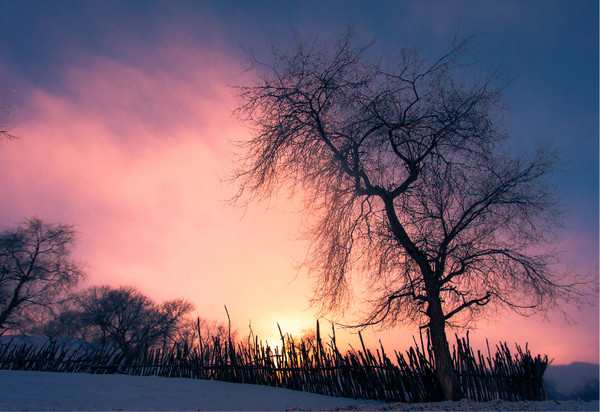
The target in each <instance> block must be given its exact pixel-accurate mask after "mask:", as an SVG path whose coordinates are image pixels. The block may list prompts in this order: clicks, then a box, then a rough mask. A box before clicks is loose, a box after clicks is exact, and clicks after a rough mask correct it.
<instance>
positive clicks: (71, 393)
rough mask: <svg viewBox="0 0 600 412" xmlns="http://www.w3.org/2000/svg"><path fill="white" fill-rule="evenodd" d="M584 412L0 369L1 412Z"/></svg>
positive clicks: (553, 405) (583, 405) (581, 405)
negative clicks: (403, 401)
mask: <svg viewBox="0 0 600 412" xmlns="http://www.w3.org/2000/svg"><path fill="white" fill-rule="evenodd" d="M340 409H341V410H563V411H564V410H573V411H575V410H586V411H591V410H593V411H597V410H598V401H592V402H581V401H559V402H557V401H548V402H514V403H511V402H504V401H494V402H485V403H477V402H469V401H462V402H440V403H423V404H401V403H382V402H374V401H364V400H356V399H348V398H334V397H330V396H322V395H317V394H313V393H306V392H298V391H292V390H287V389H281V388H270V387H267V386H258V385H243V384H234V383H227V382H216V381H204V380H193V379H176V378H160V377H156V376H127V375H88V374H79V373H72V374H71V373H53V372H24V371H8V370H0V410H214V411H217V410H228V411H230V410H264V411H268V410H340Z"/></svg>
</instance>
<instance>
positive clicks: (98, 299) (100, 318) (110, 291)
mask: <svg viewBox="0 0 600 412" xmlns="http://www.w3.org/2000/svg"><path fill="white" fill-rule="evenodd" d="M78 300H79V305H80V306H81V318H82V321H83V322H82V323H83V325H84V326H85V327H88V328H91V331H90V332H88V335H89V334H91V335H92V336H94V338H95V339H96V340H97V341H99V342H100V343H101V344H110V345H114V346H116V347H118V348H119V349H121V350H122V351H123V353H125V354H126V355H128V356H130V355H136V354H138V353H139V351H140V350H141V349H142V348H144V347H153V346H156V345H166V344H167V343H170V342H172V340H173V339H174V338H175V337H176V336H177V333H178V331H179V330H180V328H181V327H182V325H183V321H184V320H185V319H184V317H185V315H187V314H188V313H189V312H191V311H192V310H193V305H192V304H191V303H189V302H187V301H186V300H183V299H175V300H171V301H167V302H164V303H162V304H160V305H158V304H156V303H155V302H154V301H152V300H151V299H150V298H148V297H147V296H145V295H143V294H142V293H141V292H139V291H137V290H136V289H134V288H132V287H119V288H111V287H109V286H100V287H91V288H89V289H88V290H86V291H85V292H84V293H82V294H81V296H80V298H79V299H78Z"/></svg>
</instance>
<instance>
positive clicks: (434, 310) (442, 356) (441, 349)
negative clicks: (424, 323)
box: [428, 296, 465, 401]
mask: <svg viewBox="0 0 600 412" xmlns="http://www.w3.org/2000/svg"><path fill="white" fill-rule="evenodd" d="M428 314H429V332H430V335H431V346H432V348H433V354H434V356H435V369H436V373H437V376H438V379H439V381H440V386H441V387H442V394H443V397H444V400H447V401H450V400H451V401H458V400H461V399H462V398H464V397H465V395H464V393H463V391H462V388H461V386H460V382H459V381H458V377H457V376H456V373H455V372H454V366H453V364H452V356H451V355H450V348H449V346H448V340H447V339H446V320H445V319H444V313H443V311H442V305H441V302H440V299H439V297H438V296H430V297H429V310H428Z"/></svg>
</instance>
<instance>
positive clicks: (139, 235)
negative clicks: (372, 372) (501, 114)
mask: <svg viewBox="0 0 600 412" xmlns="http://www.w3.org/2000/svg"><path fill="white" fill-rule="evenodd" d="M348 25H351V26H353V27H354V29H355V30H356V32H357V34H358V36H359V38H360V39H365V41H371V40H375V41H376V43H375V46H374V47H378V48H380V49H381V50H382V52H384V53H388V52H393V51H394V50H396V49H397V48H398V47H402V46H405V45H408V46H411V47H421V48H422V49H423V50H424V52H425V53H426V54H428V55H431V56H439V55H440V54H441V53H443V52H445V51H446V50H447V49H448V47H449V39H450V38H451V37H452V35H453V33H455V32H458V33H459V35H463V36H469V35H473V34H476V35H477V36H476V37H475V39H474V43H473V51H474V54H475V55H476V56H477V60H478V62H479V65H480V67H482V69H495V68H498V67H499V68H500V69H501V70H502V72H503V73H506V75H507V76H508V77H511V78H513V77H514V80H513V81H512V83H511V84H510V87H508V88H507V90H506V91H505V98H506V101H507V104H508V106H509V107H510V110H509V112H508V113H507V114H506V117H505V119H504V125H505V127H506V128H507V129H508V130H509V131H510V133H511V136H512V138H513V144H514V145H515V147H519V148H521V147H522V148H524V149H527V148H531V147H534V146H535V144H536V142H540V141H543V142H547V143H548V144H552V145H553V147H555V148H556V149H557V151H558V153H559V154H560V169H561V172H560V173H559V174H557V176H556V182H557V189H558V193H559V196H560V198H561V200H562V204H563V207H564V209H565V216H564V227H563V228H562V229H561V232H560V237H559V239H560V240H559V243H558V245H557V247H558V249H560V250H561V251H562V255H561V256H562V265H561V267H560V268H557V270H564V268H565V267H568V268H571V269H573V270H575V271H578V272H580V273H597V270H598V248H599V245H598V226H599V221H598V215H599V213H598V187H599V182H598V174H599V166H598V153H599V149H598V3H597V1H585V0H581V1H577V2H567V1H529V0H525V1H523V0H521V1H502V2H498V1H458V0H452V1H409V0H405V1H373V0H371V1H329V0H321V1H254V2H247V1H168V2H167V1H162V2H161V1H52V2H47V1H29V0H21V1H8V0H0V88H1V89H2V90H8V91H10V93H3V94H0V102H1V103H5V104H9V105H10V116H11V117H10V119H9V120H10V122H12V124H13V125H14V128H13V129H12V133H13V134H15V135H17V136H18V138H19V139H18V140H11V141H3V142H0V190H1V192H2V202H1V207H0V226H2V227H10V226H14V225H16V224H17V223H19V222H21V221H23V220H24V219H26V218H28V217H30V216H37V217H41V218H44V219H46V220H47V221H49V222H61V223H68V224H72V225H74V226H75V228H76V229H77V230H78V231H79V233H80V237H79V242H78V244H77V248H76V250H75V254H76V257H77V258H78V259H79V260H81V261H82V262H84V263H85V266H86V269H87V272H88V278H87V281H86V285H98V284H110V285H115V286H116V285H132V286H135V287H137V288H138V289H140V290H141V291H143V292H144V293H146V294H147V295H148V296H150V297H152V298H154V299H156V300H166V299H172V298H177V297H185V298H187V299H189V300H190V301H191V302H192V303H194V305H195V307H196V312H197V314H198V315H200V316H202V317H205V318H208V319H217V320H219V321H226V320H227V318H226V314H225V310H224V306H225V305H226V306H227V308H228V311H229V313H230V315H231V320H232V323H233V325H234V326H235V327H236V328H237V329H238V331H239V333H240V334H241V335H245V334H246V333H247V331H248V326H249V324H251V326H252V330H253V331H254V333H256V334H258V335H259V336H260V337H262V338H264V339H267V340H269V341H271V342H275V341H276V339H277V336H278V334H279V332H278V330H277V323H279V324H280V325H281V327H282V329H283V330H284V331H288V332H291V333H293V334H299V333H300V332H301V331H302V329H307V328H311V327H314V322H315V319H316V317H317V313H316V310H315V309H314V308H310V307H309V304H308V300H309V298H310V296H311V290H312V289H311V283H310V281H309V279H308V277H307V276H306V274H304V273H298V271H297V269H296V267H297V263H298V261H301V260H302V258H303V257H304V253H305V251H306V244H305V243H303V242H302V241H301V240H298V239H297V237H298V233H299V230H300V229H301V218H302V216H301V215H300V214H299V213H298V208H299V203H298V202H297V201H296V200H295V199H287V198H285V197H281V198H275V199H272V200H271V201H270V202H266V203H258V204H253V205H251V206H250V207H249V208H248V209H246V210H245V209H242V208H239V207H234V206H231V205H228V203H227V200H228V199H230V198H231V196H232V195H233V194H234V193H235V190H236V188H235V186H233V185H232V184H231V183H229V182H228V181H227V179H226V178H227V176H228V175H229V174H230V173H231V171H232V167H233V165H234V159H235V148H234V145H233V144H232V142H233V141H235V140H244V139H247V138H248V137H249V136H250V131H249V130H248V129H247V128H246V126H245V125H243V124H241V123H240V122H239V121H238V120H237V119H236V118H235V117H234V116H232V111H233V110H234V109H235V107H236V104H237V103H236V98H235V89H234V88H232V87H231V86H232V85H237V84H243V82H245V81H247V79H248V76H249V74H248V73H247V72H246V69H247V68H248V67H249V63H248V56H249V51H250V50H252V51H253V52H254V53H256V55H257V56H259V57H261V56H262V57H267V58H268V56H269V54H268V53H269V52H268V50H269V45H270V44H274V45H275V46H276V47H279V48H281V49H285V48H287V47H289V46H290V44H291V43H292V40H293V32H294V30H297V31H298V32H299V33H300V35H301V36H304V37H305V38H313V37H314V36H319V38H321V39H325V40H327V39H333V38H335V37H336V36H338V35H339V34H340V33H341V32H343V31H344V30H345V28H346V27H347V26H348ZM478 67H479V66H478ZM597 302H598V300H597V298H596V299H595V304H596V305H595V306H589V307H587V308H585V309H584V310H583V311H581V312H577V311H575V310H574V309H572V308H570V307H565V308H563V309H565V310H566V311H567V312H568V313H569V314H570V317H569V319H568V320H567V321H565V320H564V319H563V317H562V315H561V314H560V313H558V312H551V313H549V314H547V316H545V317H541V316H536V317H530V318H521V317H518V316H516V315H513V314H511V313H508V312H507V313H504V312H503V313H496V314H494V315H491V316H488V317H487V318H485V319H483V320H482V321H480V322H479V323H477V325H476V329H475V330H473V331H471V332H470V333H471V340H472V341H473V342H474V343H475V344H477V345H484V344H485V338H486V337H487V338H489V341H490V343H491V344H492V345H493V344H494V343H495V342H498V341H507V342H509V343H512V342H517V343H520V344H522V345H524V344H525V343H526V342H528V343H529V347H530V348H531V350H532V351H534V352H538V353H547V354H548V355H549V356H550V357H551V358H554V359H555V363H556V364H565V363H570V362H573V361H586V362H596V363H597V362H598V307H597ZM325 324H326V325H328V324H327V323H325ZM457 332H458V333H459V334H461V335H462V334H464V331H457ZM452 333H453V331H450V332H449V334H450V335H452ZM364 334H365V338H366V339H367V341H368V342H370V343H372V344H374V343H376V342H377V340H378V339H381V341H382V342H383V343H384V345H385V347H386V348H390V349H392V350H393V349H402V348H404V347H406V346H407V345H409V344H410V343H411V342H412V336H413V335H415V334H418V329H417V328H416V327H409V326H402V327H398V328H395V329H393V330H387V331H376V330H367V331H365V332H364ZM344 336H346V339H347V340H348V341H350V342H355V341H356V337H355V336H353V335H352V336H351V335H349V334H346V335H344ZM353 339H354V340H353ZM450 342H452V339H450Z"/></svg>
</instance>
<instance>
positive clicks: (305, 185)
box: [235, 34, 569, 399]
mask: <svg viewBox="0 0 600 412" xmlns="http://www.w3.org/2000/svg"><path fill="white" fill-rule="evenodd" d="M466 46H467V43H466V42H463V43H459V44H456V45H455V46H454V47H453V48H452V49H451V50H450V52H449V53H447V54H446V55H444V56H442V57H441V58H440V59H438V60H435V61H433V62H429V61H428V60H427V59H425V58H423V57H422V56H421V55H420V53H419V52H415V51H413V50H410V49H403V50H400V51H399V52H398V54H397V55H395V56H394V57H393V58H391V59H381V58H379V57H377V58H375V57H373V58H370V57H369V56H370V55H369V49H368V48H357V47H355V46H354V45H353V41H352V35H351V34H348V35H346V36H344V37H342V38H341V39H340V40H339V41H338V42H337V44H335V45H334V46H333V47H331V48H328V47H326V46H325V47H324V46H321V45H320V44H319V43H318V42H314V43H312V44H305V43H303V42H302V41H300V40H297V42H296V45H295V47H294V48H293V49H292V50H290V52H289V53H280V52H277V51H275V52H274V62H273V63H272V64H266V63H263V62H260V61H258V60H253V63H254V67H255V69H256V72H257V75H258V79H257V80H256V82H255V83H253V84H252V85H249V86H243V87H240V88H239V91H240V94H239V96H240V101H241V103H240V106H239V109H238V114H239V115H240V117H241V118H242V119H244V120H246V121H248V122H249V123H250V125H251V127H252V137H251V139H249V140H248V141H247V142H245V143H242V144H241V145H242V148H243V150H244V153H245V155H244V157H243V158H242V159H241V165H240V166H239V169H238V170H237V172H236V174H235V178H236V179H237V181H238V183H239V185H240V192H239V194H238V197H237V199H240V198H241V197H242V196H244V194H248V196H247V197H245V199H246V200H245V201H246V202H248V201H251V200H253V199H255V198H267V197H269V196H270V195H271V194H272V193H273V192H274V191H275V190H277V189H279V188H280V187H281V185H282V184H284V183H288V184H290V186H289V187H291V188H292V193H295V192H294V190H298V191H300V192H301V193H303V194H304V195H305V201H306V215H307V217H308V218H309V230H308V236H309V238H310V240H311V241H312V246H311V248H310V251H309V254H308V257H307V260H306V261H305V267H307V268H308V269H309V270H310V272H311V273H313V274H314V275H315V277H316V280H317V287H316V294H315V300H314V301H315V302H318V303H321V304H322V305H323V309H324V310H326V311H331V310H334V311H335V310H343V309H344V308H345V304H346V303H347V302H349V300H350V299H349V297H350V296H351V295H350V286H351V284H352V275H353V274H355V275H356V274H360V275H361V277H362V279H363V282H362V283H361V285H365V287H366V290H365V292H366V293H368V294H369V295H370V300H369V303H370V308H369V309H368V311H367V314H366V316H365V319H364V321H363V322H361V323H360V326H365V325H372V324H384V325H385V326H392V325H395V324H397V323H398V322H404V321H409V322H416V323H417V324H418V325H420V326H421V327H424V328H428V330H429V332H430V336H431V342H432V348H433V352H434V355H435V363H436V369H437V376H438V378H439V381H440V383H441V387H442V389H443V398H444V399H460V398H461V397H463V392H462V390H461V388H460V385H459V383H458V381H457V378H456V376H455V373H454V371H453V367H452V359H451V356H450V351H449V347H448V342H447V339H446V325H447V324H448V323H450V322H452V321H456V320H457V319H460V316H462V323H463V324H464V323H468V322H469V321H470V320H471V319H472V318H473V316H474V315H476V314H477V313H478V312H479V311H480V310H481V309H482V308H483V307H484V306H489V305H505V306H508V307H510V308H513V309H515V310H536V309H537V310H544V309H546V308H548V307H551V306H552V305H554V304H556V303H557V302H558V301H559V299H560V298H562V297H565V296H567V295H568V293H567V292H569V290H568V287H565V286H561V276H560V275H558V274H556V273H553V272H552V263H553V255H552V253H548V252H547V251H548V248H547V247H546V243H545V242H546V241H547V240H549V239H551V235H552V233H553V229H554V228H555V225H556V222H557V217H558V212H557V208H556V204H557V202H556V199H555V197H554V195H553V192H552V185H551V184H550V180H549V178H550V177H551V174H552V167H553V163H554V156H553V155H552V154H551V153H550V152H549V151H547V150H545V149H544V148H540V149H538V150H537V152H536V153H535V154H534V155H533V156H531V157H527V156H521V155H518V154H516V153H515V152H514V151H510V150H509V149H508V147H507V146H506V145H505V144H504V142H505V140H506V137H507V133H506V132H505V131H503V130H502V129H501V128H500V126H499V120H500V117H501V113H502V108H503V102H502V97H501V88H497V87H494V82H495V79H494V77H493V76H484V77H483V78H480V79H475V80H468V76H467V74H466V73H464V72H461V71H460V69H461V68H462V67H463V66H464V65H463V64H460V56H461V55H462V54H463V52H465V51H466Z"/></svg>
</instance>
